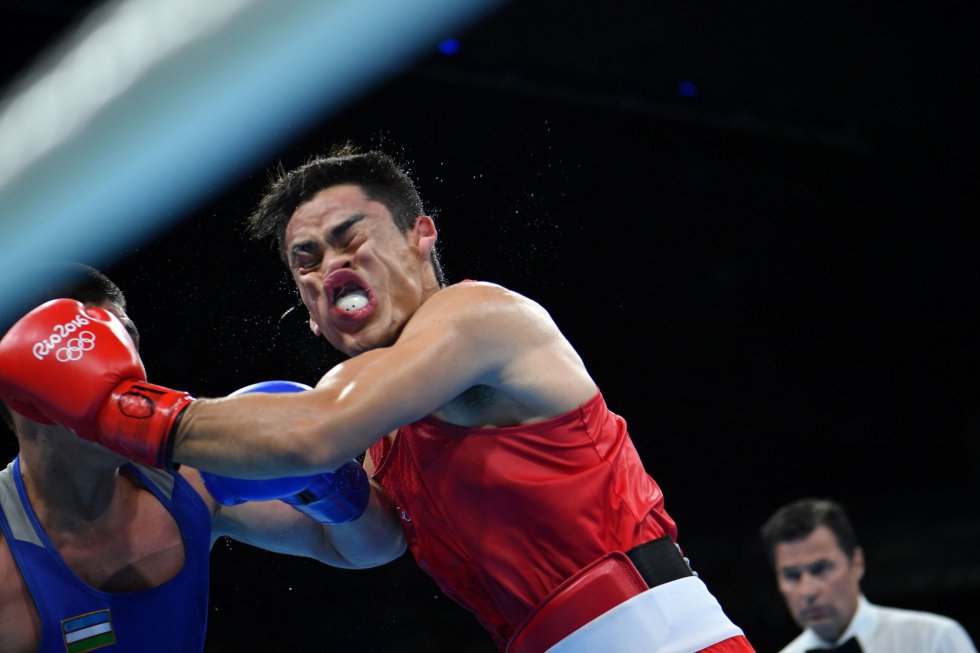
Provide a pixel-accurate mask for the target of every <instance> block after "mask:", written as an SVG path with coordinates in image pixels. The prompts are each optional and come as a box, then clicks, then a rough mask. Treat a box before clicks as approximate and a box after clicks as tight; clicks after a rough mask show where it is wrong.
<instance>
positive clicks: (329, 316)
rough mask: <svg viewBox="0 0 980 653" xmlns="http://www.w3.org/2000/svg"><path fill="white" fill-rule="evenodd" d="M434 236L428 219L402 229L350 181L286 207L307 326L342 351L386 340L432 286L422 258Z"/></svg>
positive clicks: (288, 245) (290, 256)
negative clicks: (290, 211) (291, 209)
mask: <svg viewBox="0 0 980 653" xmlns="http://www.w3.org/2000/svg"><path fill="white" fill-rule="evenodd" d="M435 240H436V231H435V226H434V225H433V223H432V220H431V218H429V217H428V216H419V217H418V218H416V221H415V224H414V226H413V228H412V229H411V230H410V231H408V232H407V233H402V232H401V231H399V229H398V227H397V226H396V225H395V222H394V220H393V219H392V216H391V212H390V211H389V210H388V208H387V207H386V206H385V205H384V204H382V203H381V202H378V201H375V200H370V199H368V198H367V197H366V196H365V195H364V192H363V191H362V190H361V188H360V187H359V186H357V185H355V184H342V185H338V186H331V187H329V188H327V189H325V190H322V191H320V192H319V193H317V194H316V195H315V196H314V197H313V198H312V199H310V200H309V201H308V202H305V203H304V204H302V205H300V206H299V208H297V209H296V211H295V212H294V213H293V215H292V217H291V218H290V220H289V224H288V225H287V226H286V237H285V241H284V244H285V249H286V256H287V262H288V264H289V269H290V273H291V274H292V277H293V281H294V282H295V283H296V286H297V288H298V289H299V292H300V296H301V297H302V298H303V303H304V305H305V306H306V308H307V310H308V311H309V313H310V328H311V329H312V330H313V332H314V333H315V334H317V335H323V336H324V337H325V338H326V339H327V340H328V341H329V342H330V343H331V344H332V345H333V346H334V347H336V348H337V349H338V350H340V351H341V352H343V353H345V354H347V355H348V356H354V355H356V354H359V353H362V352H364V351H368V350H370V349H375V348H377V347H383V346H386V345H390V344H391V343H392V342H394V340H395V339H396V338H397V337H398V334H399V333H400V331H401V329H402V327H404V325H405V323H406V322H407V321H408V319H409V318H410V317H411V316H412V314H414V313H415V311H416V310H418V308H419V306H421V304H422V302H423V301H424V300H425V299H426V298H427V296H428V294H429V293H430V292H432V291H433V290H434V289H435V288H436V287H437V286H436V285H435V283H434V276H433V275H432V271H431V268H430V267H429V266H428V265H427V262H428V257H429V253H430V251H431V250H432V248H433V247H434V245H435ZM429 277H432V279H430V278H429Z"/></svg>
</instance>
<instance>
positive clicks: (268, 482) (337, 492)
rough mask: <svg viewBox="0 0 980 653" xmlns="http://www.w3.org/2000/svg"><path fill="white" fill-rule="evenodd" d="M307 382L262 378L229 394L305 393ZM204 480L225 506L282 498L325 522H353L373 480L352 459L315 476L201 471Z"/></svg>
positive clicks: (364, 502)
mask: <svg viewBox="0 0 980 653" xmlns="http://www.w3.org/2000/svg"><path fill="white" fill-rule="evenodd" d="M305 390H312V388H311V387H310V386H308V385H305V384H302V383H295V382H293V381H263V382H260V383H253V384H252V385H249V386H246V387H244V388H242V389H240V390H236V391H235V392H233V393H231V395H229V396H232V397H234V396H236V395H241V394H248V393H252V392H273V393H275V392H303V391H305ZM200 474H201V480H203V481H204V486H205V487H206V488H207V489H208V492H210V494H211V496H212V497H214V500H215V501H217V502H218V503H220V504H222V505H225V506H235V505H238V504H241V503H245V502H246V501H267V500H269V499H281V500H282V501H284V502H285V503H288V504H289V505H291V506H293V507H294V508H296V509H297V510H299V511H300V512H303V513H305V514H307V515H309V516H310V517H312V518H313V519H315V520H317V521H318V522H320V523H323V524H342V523H345V522H350V521H354V520H355V519H357V518H358V517H360V516H361V514H362V513H363V512H364V510H365V509H366V508H367V504H368V501H369V500H370V498H371V483H370V481H369V480H368V477H367V473H366V472H365V471H364V468H363V467H361V466H360V465H359V464H358V463H357V462H355V461H353V460H352V461H350V462H348V463H345V464H344V465H342V466H341V467H340V468H339V469H337V470H336V471H335V472H325V473H323V474H317V475H316V476H291V477H285V478H271V479H243V478H232V477H229V476H219V475H218V474H212V473H210V472H205V471H202V472H201V473H200Z"/></svg>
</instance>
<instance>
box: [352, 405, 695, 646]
mask: <svg viewBox="0 0 980 653" xmlns="http://www.w3.org/2000/svg"><path fill="white" fill-rule="evenodd" d="M371 457H372V459H373V460H374V461H375V464H376V465H377V466H378V468H377V471H376V473H375V476H374V478H375V480H377V481H378V482H379V483H381V485H382V486H383V487H384V488H385V490H386V491H387V492H388V494H389V495H390V496H391V499H392V501H393V502H394V503H395V505H396V506H397V509H398V513H399V515H400V517H401V520H402V526H403V528H404V530H405V535H406V538H407V540H408V546H409V548H410V549H411V551H412V554H413V555H414V556H415V559H416V560H417V561H418V564H419V566H420V567H421V568H422V569H423V570H424V571H425V572H426V573H428V574H429V575H430V576H432V577H433V578H434V579H435V581H436V583H437V584H438V585H439V587H440V588H441V589H442V591H443V592H445V593H446V595H447V596H449V597H450V598H452V599H453V600H455V601H457V602H458V603H460V604H461V605H462V606H463V607H465V608H467V609H468V610H470V611H471V612H473V613H474V614H475V615H476V617H477V619H479V621H480V622H481V623H482V624H483V625H484V627H485V628H487V630H489V631H490V633H491V635H492V636H493V638H494V640H495V641H496V643H497V645H498V646H500V647H503V646H504V645H505V644H506V642H507V641H508V640H509V639H510V637H511V634H512V633H513V632H514V630H515V628H516V627H517V626H518V625H519V624H520V623H521V621H523V619H524V617H525V616H527V614H528V613H529V612H530V611H531V610H532V609H533V608H534V607H535V606H536V605H537V604H538V603H540V602H541V601H542V600H543V599H544V598H545V597H546V596H547V595H548V593H549V592H551V590H553V589H554V588H555V587H557V586H558V585H559V584H560V583H561V582H562V581H563V580H565V579H566V578H568V577H569V576H571V575H572V574H573V573H575V572H576V571H578V570H579V569H580V568H582V567H583V566H585V565H586V564H588V563H590V562H592V561H593V560H595V559H596V558H598V557H599V556H601V555H603V554H605V553H608V552H610V551H626V550H628V549H630V548H632V547H633V546H635V545H637V544H641V543H643V542H646V541H648V540H652V539H655V538H657V537H661V536H662V535H664V534H669V535H670V536H671V537H672V538H674V539H675V540H676V539H677V528H676V526H675V525H674V521H673V520H672V519H671V518H670V517H669V516H668V515H667V513H666V512H665V510H664V506H663V495H662V494H661V492H660V488H659V487H658V486H657V483H656V482H655V481H654V480H653V479H652V478H650V476H649V475H648V474H647V473H646V471H644V469H643V464H642V462H641V461H640V458H639V456H638V454H637V453H636V449H635V448H634V447H633V443H632V441H631V440H630V437H629V434H628V433H627V432H626V422H625V421H624V420H623V419H622V418H621V417H619V416H618V415H616V414H614V413H612V412H611V411H610V410H609V409H608V408H607V407H606V403H605V401H604V400H603V398H602V395H601V394H600V393H598V392H597V393H596V395H595V396H594V397H593V398H592V399H590V400H589V401H588V402H586V403H585V404H583V405H582V406H580V407H578V408H576V409H575V410H572V411H570V412H568V413H566V414H564V415H559V416H558V417H554V418H552V419H549V420H546V421H544V422H539V423H536V424H530V425H525V426H511V427H504V428H494V429H471V428H463V427H459V426H455V425H452V424H448V423H446V422H443V421H441V420H438V419H435V418H433V417H426V418H424V419H422V420H419V421H418V422H415V423H413V424H409V425H408V426H404V427H402V428H400V429H399V430H398V433H397V435H396V437H395V440H394V443H393V444H391V445H389V441H388V440H381V441H379V442H377V443H375V445H374V446H372V447H371Z"/></svg>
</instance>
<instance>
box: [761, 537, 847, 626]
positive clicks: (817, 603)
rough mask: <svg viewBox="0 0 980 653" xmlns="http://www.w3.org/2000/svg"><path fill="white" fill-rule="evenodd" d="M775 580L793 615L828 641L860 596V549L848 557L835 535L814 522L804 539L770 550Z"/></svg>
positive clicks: (800, 622) (798, 621) (843, 624)
mask: <svg viewBox="0 0 980 653" xmlns="http://www.w3.org/2000/svg"><path fill="white" fill-rule="evenodd" d="M774 557H775V566H776V583H777V585H778V587H779V591H780V593H782V595H783V599H784V600H785V601H786V606H787V607H788V608H789V611H790V613H791V614H792V615H793V619H794V620H795V621H796V623H797V624H798V625H799V626H800V627H801V628H812V629H813V631H814V632H816V634H817V635H819V636H820V637H821V638H823V639H824V640H827V641H828V642H834V641H837V639H838V638H839V637H840V636H841V635H842V634H843V633H844V631H845V630H847V626H848V625H849V624H850V623H851V619H853V617H854V613H855V612H856V611H857V606H858V600H859V598H860V594H861V589H860V583H861V577H862V576H863V575H864V553H863V552H862V551H861V549H860V548H858V549H855V551H854V555H853V556H852V557H851V558H850V559H848V557H847V555H846V554H845V553H844V551H843V550H841V548H840V545H839V544H838V543H837V537H836V536H835V535H834V533H833V531H831V530H830V529H829V528H827V527H826V526H818V527H817V528H815V529H814V530H813V531H812V532H811V533H810V534H809V535H808V536H807V537H805V538H803V539H801V540H794V541H791V542H779V543H777V544H776V547H775V549H774Z"/></svg>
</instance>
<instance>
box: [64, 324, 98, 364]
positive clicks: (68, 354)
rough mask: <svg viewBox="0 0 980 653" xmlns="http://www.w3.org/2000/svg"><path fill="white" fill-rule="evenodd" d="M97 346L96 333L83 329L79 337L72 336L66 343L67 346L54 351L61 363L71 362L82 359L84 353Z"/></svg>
mask: <svg viewBox="0 0 980 653" xmlns="http://www.w3.org/2000/svg"><path fill="white" fill-rule="evenodd" d="M94 347H95V334H94V333H92V332H91V331H82V332H80V333H79V334H78V337H77V338H72V339H71V340H69V341H68V342H66V343H65V346H64V347H62V348H61V349H59V350H58V351H56V352H55V353H54V357H55V358H57V359H58V362H59V363H69V362H71V361H77V360H81V358H82V355H83V354H84V353H85V352H87V351H91V350H92V349H93V348H94Z"/></svg>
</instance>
